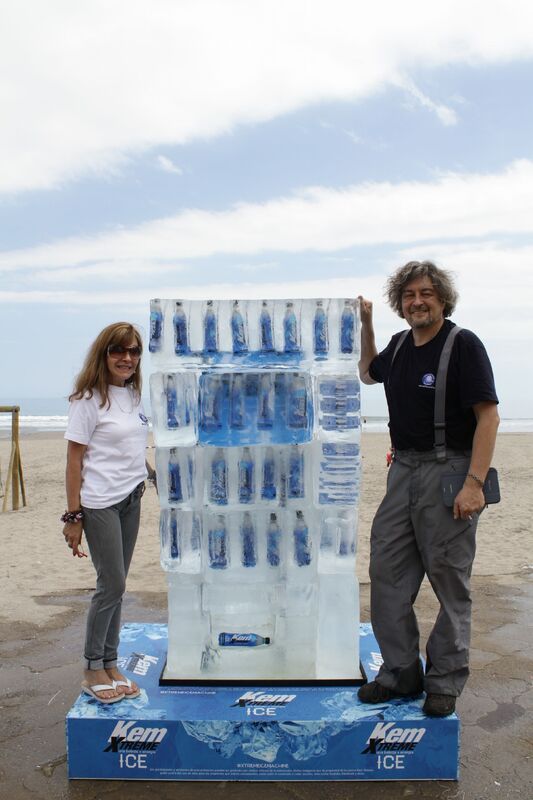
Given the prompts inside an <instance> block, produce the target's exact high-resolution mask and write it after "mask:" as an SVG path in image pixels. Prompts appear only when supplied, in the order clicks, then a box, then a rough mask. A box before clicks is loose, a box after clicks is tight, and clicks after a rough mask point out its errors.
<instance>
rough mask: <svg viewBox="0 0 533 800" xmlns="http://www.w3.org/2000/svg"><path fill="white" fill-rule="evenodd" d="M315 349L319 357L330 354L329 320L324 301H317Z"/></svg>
mask: <svg viewBox="0 0 533 800" xmlns="http://www.w3.org/2000/svg"><path fill="white" fill-rule="evenodd" d="M313 349H314V351H315V354H316V355H317V356H325V355H327V352H328V318H327V315H326V312H325V310H324V306H323V304H322V300H317V301H316V311H315V319H314V322H313Z"/></svg>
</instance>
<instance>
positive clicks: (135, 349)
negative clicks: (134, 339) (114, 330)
mask: <svg viewBox="0 0 533 800" xmlns="http://www.w3.org/2000/svg"><path fill="white" fill-rule="evenodd" d="M126 353H129V354H130V356H131V357H132V358H140V357H141V355H142V350H141V348H140V347H139V346H138V345H133V346H132V347H124V346H123V345H121V344H110V345H109V347H108V348H107V355H108V356H111V357H112V358H113V357H115V358H118V357H119V356H125V355H126Z"/></svg>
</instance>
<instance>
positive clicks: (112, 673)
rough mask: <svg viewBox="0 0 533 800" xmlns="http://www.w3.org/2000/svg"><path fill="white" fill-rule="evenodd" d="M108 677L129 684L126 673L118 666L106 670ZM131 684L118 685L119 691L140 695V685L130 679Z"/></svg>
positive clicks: (125, 693)
mask: <svg viewBox="0 0 533 800" xmlns="http://www.w3.org/2000/svg"><path fill="white" fill-rule="evenodd" d="M105 673H106V675H107V678H108V679H111V680H112V681H124V683H125V684H127V681H128V679H127V678H125V677H124V675H123V674H122V673H121V672H120V671H119V670H118V669H117V667H109V668H107V669H106V670H105ZM130 683H131V686H128V685H125V686H118V687H117V692H122V694H124V695H130V694H134V695H138V694H139V687H138V686H137V684H136V683H134V681H130Z"/></svg>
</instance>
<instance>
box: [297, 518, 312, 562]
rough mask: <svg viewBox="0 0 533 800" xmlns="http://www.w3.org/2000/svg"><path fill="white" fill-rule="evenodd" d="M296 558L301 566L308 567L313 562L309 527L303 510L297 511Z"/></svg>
mask: <svg viewBox="0 0 533 800" xmlns="http://www.w3.org/2000/svg"><path fill="white" fill-rule="evenodd" d="M294 560H295V561H296V563H297V565H298V566H299V567H307V566H309V564H310V563H311V541H310V539H309V528H308V527H307V525H306V524H305V519H304V515H303V511H297V512H296V525H295V526H294Z"/></svg>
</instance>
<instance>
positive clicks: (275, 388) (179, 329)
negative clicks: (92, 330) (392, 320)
mask: <svg viewBox="0 0 533 800" xmlns="http://www.w3.org/2000/svg"><path fill="white" fill-rule="evenodd" d="M149 347H150V351H151V353H152V375H151V378H150V391H151V403H152V414H153V428H154V441H155V445H156V469H157V480H158V487H159V499H160V504H161V521H160V536H161V565H162V567H163V569H164V570H165V571H166V572H167V576H168V614H169V619H168V640H169V647H168V657H167V667H166V672H165V678H166V679H179V680H182V679H185V680H186V679H191V680H195V679H196V680H198V679H201V680H210V679H212V680H213V681H216V680H219V679H221V680H222V679H223V680H228V679H234V680H239V679H252V680H253V679H258V680H259V679H261V680H273V679H276V680H283V679H287V680H290V679H293V680H313V679H315V680H334V679H339V680H340V679H350V678H358V677H359V641H358V636H359V591H358V584H357V579H356V575H355V559H356V545H357V507H358V502H359V472H360V388H359V381H358V378H357V373H356V364H357V361H358V358H359V316H358V306H357V303H356V302H355V301H353V300H339V299H321V300H231V301H230V300H220V301H216V300H206V301H188V300H152V302H151V310H150V344H149Z"/></svg>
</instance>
